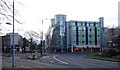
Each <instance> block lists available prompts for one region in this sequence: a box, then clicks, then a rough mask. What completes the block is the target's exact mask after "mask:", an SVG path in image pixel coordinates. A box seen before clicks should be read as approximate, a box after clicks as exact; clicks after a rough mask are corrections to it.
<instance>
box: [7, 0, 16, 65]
mask: <svg viewBox="0 0 120 70" xmlns="http://www.w3.org/2000/svg"><path fill="white" fill-rule="evenodd" d="M6 24H9V25H12V24H11V23H9V22H7V23H6ZM14 48H15V45H14V0H13V58H12V67H15V51H14Z"/></svg>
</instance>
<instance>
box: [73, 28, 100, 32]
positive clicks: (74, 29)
mask: <svg viewBox="0 0 120 70" xmlns="http://www.w3.org/2000/svg"><path fill="white" fill-rule="evenodd" d="M72 31H76V28H72ZM78 31H85V28H78ZM89 31H90V32H93V31H94V29H93V28H90V29H89ZM97 31H98V32H100V29H97Z"/></svg>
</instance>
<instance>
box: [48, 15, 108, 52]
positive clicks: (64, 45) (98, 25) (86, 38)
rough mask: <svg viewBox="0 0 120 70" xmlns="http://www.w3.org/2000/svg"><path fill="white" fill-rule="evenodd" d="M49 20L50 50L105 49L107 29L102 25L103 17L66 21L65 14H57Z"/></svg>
mask: <svg viewBox="0 0 120 70" xmlns="http://www.w3.org/2000/svg"><path fill="white" fill-rule="evenodd" d="M53 20H54V22H53ZM51 21H52V26H51V29H52V31H51V33H52V34H51V41H52V42H50V44H51V45H50V48H51V49H52V50H55V51H57V50H61V51H62V52H63V51H72V52H74V51H85V50H86V49H89V50H90V51H93V50H96V49H97V50H99V51H101V50H104V49H105V46H106V42H107V41H106V38H107V37H106V32H107V29H106V28H105V27H104V18H103V17H100V18H99V21H76V20H70V21H66V15H62V14H58V15H56V16H55V19H51ZM55 32H56V33H55ZM53 40H54V44H53Z"/></svg>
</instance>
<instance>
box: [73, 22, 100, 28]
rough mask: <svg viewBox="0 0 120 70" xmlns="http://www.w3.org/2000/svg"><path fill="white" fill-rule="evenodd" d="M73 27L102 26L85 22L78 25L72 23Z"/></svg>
mask: <svg viewBox="0 0 120 70" xmlns="http://www.w3.org/2000/svg"><path fill="white" fill-rule="evenodd" d="M72 25H77V26H97V27H99V26H100V24H98V23H84V22H79V23H77V24H76V23H74V22H72Z"/></svg>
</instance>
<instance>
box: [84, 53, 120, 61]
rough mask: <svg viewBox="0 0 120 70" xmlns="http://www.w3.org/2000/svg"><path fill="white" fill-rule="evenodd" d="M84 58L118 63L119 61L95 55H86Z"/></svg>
mask: <svg viewBox="0 0 120 70" xmlns="http://www.w3.org/2000/svg"><path fill="white" fill-rule="evenodd" d="M85 58H93V59H100V60H107V61H116V62H120V59H118V58H111V57H101V56H96V55H88V56H85Z"/></svg>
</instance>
